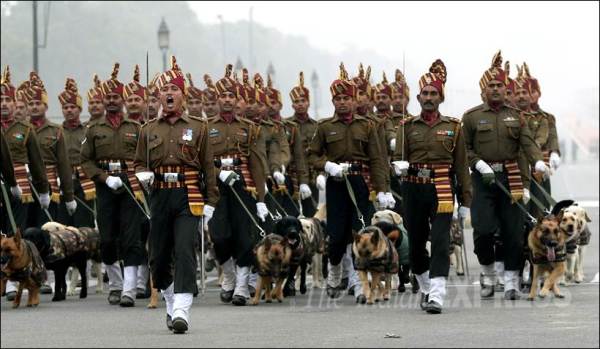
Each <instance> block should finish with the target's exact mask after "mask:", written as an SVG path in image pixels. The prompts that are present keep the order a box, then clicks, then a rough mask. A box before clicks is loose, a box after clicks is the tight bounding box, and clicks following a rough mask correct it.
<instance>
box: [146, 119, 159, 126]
mask: <svg viewBox="0 0 600 349" xmlns="http://www.w3.org/2000/svg"><path fill="white" fill-rule="evenodd" d="M158 120H159V119H158V118H154V119H150V120H148V121H147V122H146V123H144V124H143V125H142V128H144V127H147V126H149V125H151V124H155V123H156V122H157V121H158Z"/></svg>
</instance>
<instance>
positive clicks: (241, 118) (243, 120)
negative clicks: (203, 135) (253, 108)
mask: <svg viewBox="0 0 600 349" xmlns="http://www.w3.org/2000/svg"><path fill="white" fill-rule="evenodd" d="M216 117H218V116H216ZM235 118H236V120H239V121H241V122H243V123H244V124H247V125H250V126H260V125H259V124H257V123H256V122H254V121H252V120H250V119H246V118H243V117H240V116H236V117H235Z"/></svg>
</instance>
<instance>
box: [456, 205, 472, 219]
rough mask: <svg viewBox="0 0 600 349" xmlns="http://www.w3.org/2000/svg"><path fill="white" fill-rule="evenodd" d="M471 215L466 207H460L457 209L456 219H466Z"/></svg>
mask: <svg viewBox="0 0 600 349" xmlns="http://www.w3.org/2000/svg"><path fill="white" fill-rule="evenodd" d="M470 215H471V209H470V208H468V207H466V206H461V207H459V208H458V217H460V218H467V217H469V216H470Z"/></svg>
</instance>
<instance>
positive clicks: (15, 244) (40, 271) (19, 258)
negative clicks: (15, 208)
mask: <svg viewBox="0 0 600 349" xmlns="http://www.w3.org/2000/svg"><path fill="white" fill-rule="evenodd" d="M0 247H1V249H2V252H1V255H0V264H1V274H2V282H1V284H0V292H2V293H3V292H4V289H5V288H6V282H7V281H8V280H10V281H13V282H19V287H18V289H17V295H16V297H15V300H14V301H13V308H17V307H19V305H20V304H21V296H22V294H23V289H27V291H28V292H29V296H28V299H27V306H28V307H37V306H38V304H40V287H41V286H42V284H43V283H44V282H45V281H46V268H45V267H44V262H43V261H42V257H40V254H39V252H38V250H37V248H36V247H35V245H34V244H33V243H32V242H30V241H27V240H25V239H22V238H21V231H20V230H17V232H16V234H15V235H14V236H12V237H7V236H6V235H4V234H2V238H1V240H0Z"/></svg>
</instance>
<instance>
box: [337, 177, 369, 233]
mask: <svg viewBox="0 0 600 349" xmlns="http://www.w3.org/2000/svg"><path fill="white" fill-rule="evenodd" d="M342 175H343V176H344V181H345V182H346V188H347V189H348V195H349V196H350V200H352V204H354V208H355V209H356V215H357V217H358V220H359V221H360V223H361V224H362V228H361V229H364V227H365V219H364V217H363V214H362V213H361V212H360V209H359V208H358V204H357V203H356V197H355V196H354V189H352V184H350V180H349V179H348V175H347V174H345V173H343V174H342Z"/></svg>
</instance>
